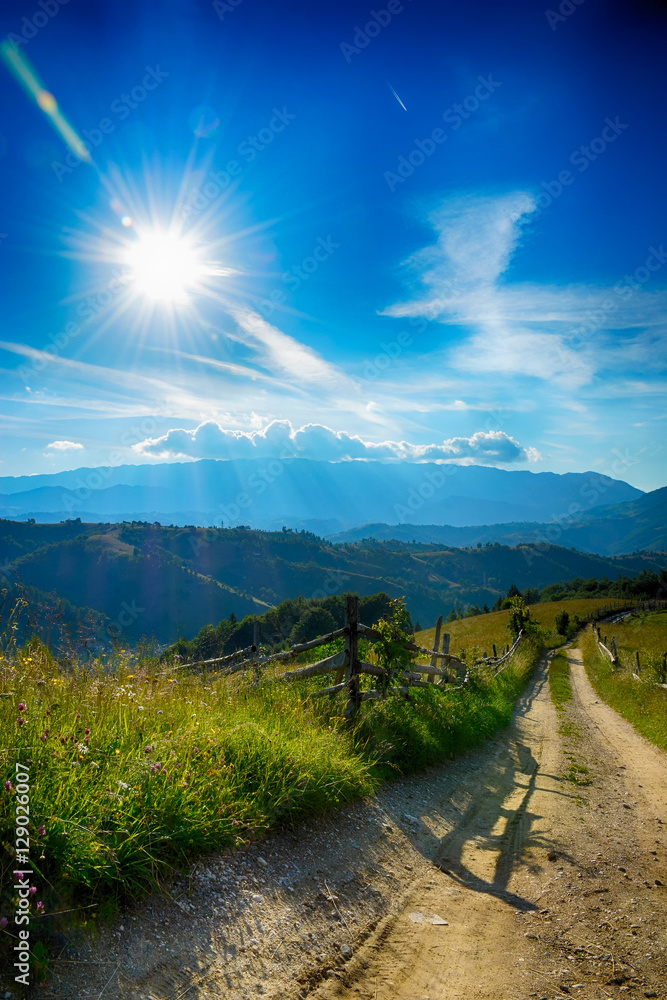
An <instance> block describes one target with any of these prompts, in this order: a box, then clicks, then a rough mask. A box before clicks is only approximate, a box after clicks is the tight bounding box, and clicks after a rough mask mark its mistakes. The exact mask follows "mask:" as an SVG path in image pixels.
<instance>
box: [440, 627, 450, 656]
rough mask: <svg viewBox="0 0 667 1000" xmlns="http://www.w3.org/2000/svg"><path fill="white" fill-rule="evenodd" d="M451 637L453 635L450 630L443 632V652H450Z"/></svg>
mask: <svg viewBox="0 0 667 1000" xmlns="http://www.w3.org/2000/svg"><path fill="white" fill-rule="evenodd" d="M451 638H452V637H451V635H450V633H449V632H445V633H444V634H443V636H442V651H443V653H448V652H449V643H450V640H451Z"/></svg>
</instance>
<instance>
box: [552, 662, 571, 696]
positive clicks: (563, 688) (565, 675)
mask: <svg viewBox="0 0 667 1000" xmlns="http://www.w3.org/2000/svg"><path fill="white" fill-rule="evenodd" d="M549 688H550V690H551V700H552V701H553V703H554V705H555V706H556V708H563V706H564V705H565V703H566V702H568V701H571V699H572V687H571V686H570V664H569V663H568V659H567V656H566V655H565V653H556V655H555V656H554V657H553V659H552V660H551V663H550V664H549Z"/></svg>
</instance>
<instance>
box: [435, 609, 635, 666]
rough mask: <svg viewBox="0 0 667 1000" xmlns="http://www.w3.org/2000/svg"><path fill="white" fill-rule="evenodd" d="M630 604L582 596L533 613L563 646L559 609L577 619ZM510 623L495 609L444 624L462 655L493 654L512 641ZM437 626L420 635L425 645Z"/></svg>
mask: <svg viewBox="0 0 667 1000" xmlns="http://www.w3.org/2000/svg"><path fill="white" fill-rule="evenodd" d="M609 606H611V607H613V608H616V607H618V608H620V607H627V606H628V602H627V601H626V600H621V599H617V598H611V597H592V598H582V599H580V600H574V601H549V602H547V603H544V604H531V605H530V614H531V617H532V618H533V620H534V621H536V622H537V624H538V625H539V626H540V627H541V628H543V629H545V630H547V631H549V632H551V638H550V640H549V641H548V642H547V646H548V647H549V648H553V647H555V646H560V645H561V644H562V643H563V642H565V641H566V638H567V637H566V636H561V635H559V634H558V633H557V632H556V615H557V614H558V613H559V611H567V613H568V614H569V616H570V620H571V621H573V620H574V617H575V615H579V617H580V618H582V619H585V618H586V617H587V616H588V615H590V614H593V613H594V612H595V611H596V610H597V609H598V608H602V607H609ZM508 623H509V611H492V612H490V613H489V614H486V615H476V616H475V617H474V618H458V619H457V620H456V621H454V622H447V623H446V624H443V629H444V631H446V632H449V633H450V635H451V646H450V649H451V652H452V653H456V654H458V652H459V651H460V650H461V649H466V650H467V649H469V648H471V647H472V646H475V647H476V648H477V649H479V650H481V651H482V652H487V653H489V654H491V653H492V646H493V644H494V643H495V644H496V648H497V651H498V652H500V650H501V648H502V647H503V646H505V645H507V644H508V642H510V640H509V638H508V637H509V632H508V631H507V626H508ZM434 637H435V628H429V629H425V630H424V631H423V632H419V633H418V635H417V642H419V643H420V644H421V645H422V646H433V640H434Z"/></svg>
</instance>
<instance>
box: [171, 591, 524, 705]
mask: <svg viewBox="0 0 667 1000" xmlns="http://www.w3.org/2000/svg"><path fill="white" fill-rule="evenodd" d="M441 633H442V615H441V616H440V617H439V618H438V621H437V622H436V626H435V638H434V641H433V648H432V649H429V648H427V647H426V646H420V645H418V644H417V643H415V642H407V643H406V648H407V649H408V650H409V651H410V652H411V653H415V654H420V653H421V654H424V655H426V656H429V657H430V662H429V663H428V664H426V663H418V662H411V663H410V665H409V668H406V669H403V668H400V667H395V668H392V667H390V668H389V669H387V670H385V669H384V668H383V667H381V666H380V665H379V664H377V663H368V662H367V661H365V660H360V659H359V639H360V638H363V639H368V640H370V641H371V642H377V641H378V640H380V639H381V638H382V636H381V635H380V633H379V632H377V631H376V630H375V629H373V628H371V626H369V625H364V624H363V623H362V622H360V621H359V597H358V595H356V594H348V596H347V607H346V623H345V625H344V626H343V627H342V628H339V629H336V631H334V632H329V634H328V635H321V636H318V637H317V638H316V639H311V640H310V641H309V642H300V643H297V644H296V645H295V646H292V647H291V648H290V649H286V650H284V651H282V652H280V653H271V654H269V655H266V656H262V655H261V649H260V642H259V638H260V637H259V623H258V622H256V623H255V626H254V635H253V642H252V645H250V646H246V647H245V649H239V650H237V651H236V652H234V653H230V654H229V655H228V656H219V657H215V658H213V659H210V660H197V661H195V662H193V663H184V664H182V667H183V668H185V667H208V666H219V667H221V668H222V669H221V673H223V674H234V673H237V672H238V671H241V670H252V671H253V673H254V675H255V677H256V678H257V679H258V678H259V676H260V674H261V672H262V670H263V669H264V668H265V667H267V666H268V665H269V664H272V663H282V662H285V661H288V660H291V659H293V658H294V657H295V656H298V655H299V653H304V652H306V651H307V650H310V649H315V648H317V647H318V646H324V645H326V644H327V643H329V642H332V641H333V640H334V639H340V638H341V637H343V636H344V637H345V648H344V649H341V650H340V651H339V652H337V653H333V654H332V655H331V656H327V657H325V658H324V659H322V660H317V661H316V662H315V663H307V664H305V665H304V666H302V667H296V668H294V669H293V670H287V671H286V672H285V673H283V674H278V675H277V677H276V680H278V681H299V680H305V679H306V678H308V677H318V676H321V675H323V674H333V675H334V677H333V681H334V682H333V684H331V685H329V686H328V687H325V688H320V689H319V690H318V691H315V692H313V693H312V695H311V697H312V698H322V697H324V696H325V695H331V696H334V695H337V694H339V693H342V692H346V693H347V698H348V700H347V705H346V708H345V716H346V717H347V718H348V719H353V718H354V717H355V715H356V714H357V711H358V710H359V706H360V705H361V703H362V702H364V701H379V700H381V699H384V698H386V697H387V696H388V695H396V696H400V697H409V695H410V689H411V688H415V687H425V688H428V687H430V686H431V685H434V686H435V689H436V690H437V689H440V690H443V688H444V689H448V690H450V691H451V690H455V689H456V688H460V687H462V686H463V685H464V684H467V683H468V681H469V678H470V674H469V667H468V664H467V663H466V662H465V661H464V660H462V659H460V658H459V657H458V656H454V655H453V654H452V653H450V652H449V643H450V635H449V633H447V632H446V633H444V634H443V635H442V648H441ZM521 641H522V634H521V633H520V634H519V636H518V638H517V639H516V641H515V643H514V645H513V646H512V647H511V648H510V649H508V650H507V651H506V652H505V651H503V653H502V654H501V656H497V655H496V647H495V646H493V652H494V655H493V656H492V657H489V656H487V655H486V653H485V654H484V656H483V658H482V659H481V660H478V661H476V662H475V663H474V664H472V666H476V667H479V666H483V665H485V666H490V667H493V670H494V673H500V672H501V671H502V670H504V669H505V667H506V666H507V665H508V664H509V661H510V659H511V657H512V656H513V654H514V653H515V652H516V651H517V649H518V648H519V645H520V643H521ZM438 661H439V662H440V666H438ZM364 675H369V676H371V677H375V678H377V679H378V682H379V686H378V687H376V688H373V689H372V690H362V688H361V678H362V677H363V676H364ZM424 678H426V680H424ZM448 685H454V687H447V686H448Z"/></svg>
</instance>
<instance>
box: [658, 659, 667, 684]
mask: <svg viewBox="0 0 667 1000" xmlns="http://www.w3.org/2000/svg"><path fill="white" fill-rule="evenodd" d="M660 679H661V681H662V683H663V684H667V653H663V654H662V668H661V678H660Z"/></svg>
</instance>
